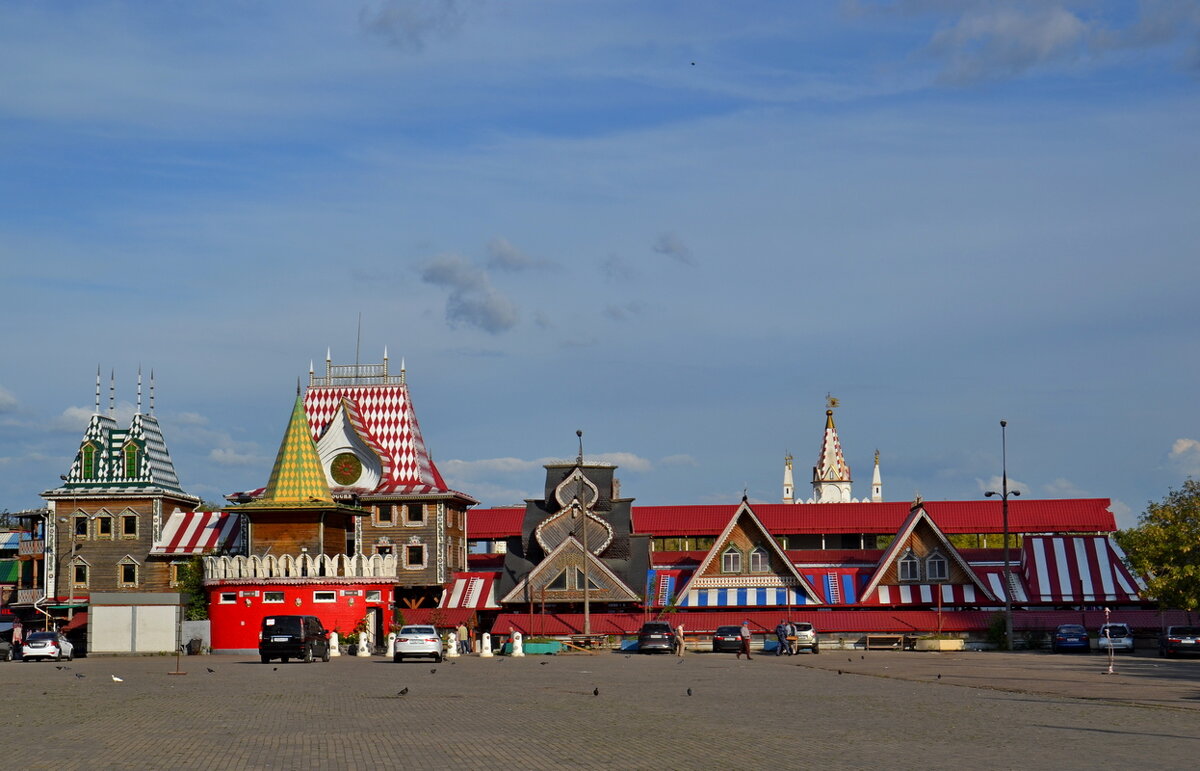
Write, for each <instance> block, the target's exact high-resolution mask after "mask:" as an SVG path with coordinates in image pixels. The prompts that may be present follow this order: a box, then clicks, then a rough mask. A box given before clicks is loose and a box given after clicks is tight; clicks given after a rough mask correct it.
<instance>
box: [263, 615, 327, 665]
mask: <svg viewBox="0 0 1200 771" xmlns="http://www.w3.org/2000/svg"><path fill="white" fill-rule="evenodd" d="M258 655H259V656H260V657H261V658H262V663H264V664H266V663H267V662H269V661H270V660H271V659H279V660H280V661H282V662H283V663H285V664H286V663H287V660H288V659H291V658H296V659H303V660H304V661H305V662H306V663H308V662H312V661H315V660H316V659H318V658H319V659H321V661H329V632H326V631H325V627H324V626H323V625H322V624H321V619H319V618H317V617H316V616H263V620H262V631H261V632H259V634H258Z"/></svg>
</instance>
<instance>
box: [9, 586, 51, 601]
mask: <svg viewBox="0 0 1200 771" xmlns="http://www.w3.org/2000/svg"><path fill="white" fill-rule="evenodd" d="M45 596H46V590H45V589H43V588H38V589H18V590H17V602H16V604H17V605H32V604H33V603H35V602H37V601H38V600H40V599H42V598H43V597H45Z"/></svg>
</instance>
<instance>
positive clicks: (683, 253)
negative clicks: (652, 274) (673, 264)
mask: <svg viewBox="0 0 1200 771" xmlns="http://www.w3.org/2000/svg"><path fill="white" fill-rule="evenodd" d="M650 248H651V249H653V250H654V251H656V252H658V253H659V254H665V255H666V256H668V257H670V258H671V259H674V260H678V261H679V262H682V263H683V264H684V265H695V264H696V259H695V258H694V257H693V256H692V250H691V249H689V248H688V246H687V244H685V243H684V242H683V240H682V239H681V238H680V237H679V236H677V235H675V234H674V233H661V234H659V236H658V238H656V239H654V244H653V245H652V246H651V247H650Z"/></svg>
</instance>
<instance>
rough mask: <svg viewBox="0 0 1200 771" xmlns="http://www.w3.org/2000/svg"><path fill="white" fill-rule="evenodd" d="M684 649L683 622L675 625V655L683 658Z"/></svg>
mask: <svg viewBox="0 0 1200 771" xmlns="http://www.w3.org/2000/svg"><path fill="white" fill-rule="evenodd" d="M683 650H684V646H683V624H680V625H679V626H677V627H675V655H676V656H679V657H681V658H682V656H683Z"/></svg>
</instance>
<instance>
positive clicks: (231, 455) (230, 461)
mask: <svg viewBox="0 0 1200 771" xmlns="http://www.w3.org/2000/svg"><path fill="white" fill-rule="evenodd" d="M208 459H209V460H211V461H212V462H213V463H215V464H217V465H218V466H243V465H250V464H259V463H268V462H270V461H271V459H270V458H267V457H265V456H263V455H254V454H252V453H244V452H238V451H237V450H234V449H231V448H228V447H214V448H213V449H212V450H211V451H209V453H208Z"/></svg>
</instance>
